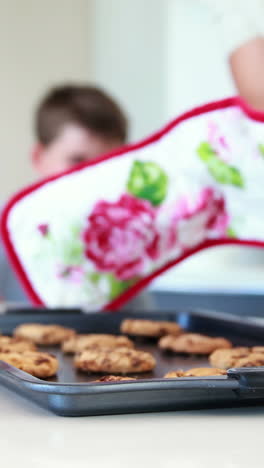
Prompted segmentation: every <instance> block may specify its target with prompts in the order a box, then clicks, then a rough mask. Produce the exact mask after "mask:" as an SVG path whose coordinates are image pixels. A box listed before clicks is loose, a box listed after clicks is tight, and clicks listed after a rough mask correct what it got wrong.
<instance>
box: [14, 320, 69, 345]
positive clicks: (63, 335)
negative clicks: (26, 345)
mask: <svg viewBox="0 0 264 468" xmlns="http://www.w3.org/2000/svg"><path fill="white" fill-rule="evenodd" d="M75 334H76V332H75V331H74V330H72V329H71V328H66V327H63V326H61V325H43V324H40V323H25V324H23V325H19V326H18V327H17V328H16V329H15V331H14V336H19V337H21V338H26V339H29V340H31V341H33V343H35V344H38V345H46V346H51V345H59V344H61V343H62V342H63V341H65V340H67V339H68V338H70V337H71V336H74V335H75Z"/></svg>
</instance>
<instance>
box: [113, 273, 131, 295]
mask: <svg viewBox="0 0 264 468" xmlns="http://www.w3.org/2000/svg"><path fill="white" fill-rule="evenodd" d="M107 278H108V281H109V285H110V299H115V298H116V297H118V296H120V294H122V293H123V292H125V290H126V289H128V288H129V287H131V286H132V285H133V284H134V283H135V279H133V280H129V281H120V280H119V279H117V278H116V277H115V276H114V275H112V274H111V273H109V274H108V275H107Z"/></svg>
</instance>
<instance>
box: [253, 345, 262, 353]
mask: <svg viewBox="0 0 264 468" xmlns="http://www.w3.org/2000/svg"><path fill="white" fill-rule="evenodd" d="M251 351H252V353H264V346H253V348H251Z"/></svg>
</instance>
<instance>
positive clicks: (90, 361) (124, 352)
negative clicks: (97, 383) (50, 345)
mask: <svg viewBox="0 0 264 468" xmlns="http://www.w3.org/2000/svg"><path fill="white" fill-rule="evenodd" d="M74 362H75V367H76V368H77V369H79V370H81V371H83V372H96V373H97V372H98V373H105V374H133V373H138V372H149V371H151V370H153V369H154V367H155V365H156V361H155V359H154V357H153V356H152V355H151V354H150V353H146V352H144V351H138V350H135V349H130V348H115V349H107V348H99V349H87V350H85V351H82V352H81V353H80V354H77V355H76V357H75V361H74Z"/></svg>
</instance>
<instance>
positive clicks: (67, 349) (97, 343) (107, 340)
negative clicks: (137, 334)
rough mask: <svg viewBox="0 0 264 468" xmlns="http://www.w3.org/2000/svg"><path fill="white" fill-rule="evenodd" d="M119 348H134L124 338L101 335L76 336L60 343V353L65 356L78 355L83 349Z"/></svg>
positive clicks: (128, 340)
mask: <svg viewBox="0 0 264 468" xmlns="http://www.w3.org/2000/svg"><path fill="white" fill-rule="evenodd" d="M120 347H123V348H134V343H133V341H131V340H130V339H129V338H127V337H126V336H115V335H103V334H89V335H76V336H72V337H70V338H68V339H67V340H65V341H63V343H62V351H63V352H64V353H66V354H73V353H78V352H80V351H83V350H85V349H96V348H109V349H110V348H120Z"/></svg>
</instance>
